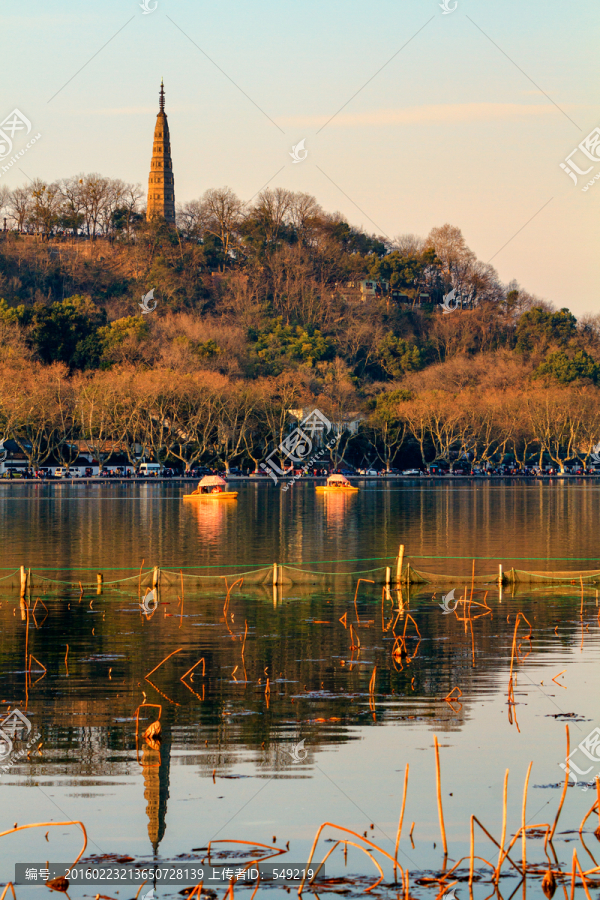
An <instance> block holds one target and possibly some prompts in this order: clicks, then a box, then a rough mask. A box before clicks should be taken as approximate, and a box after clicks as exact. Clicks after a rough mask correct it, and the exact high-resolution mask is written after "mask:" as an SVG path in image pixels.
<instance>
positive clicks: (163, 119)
mask: <svg viewBox="0 0 600 900" xmlns="http://www.w3.org/2000/svg"><path fill="white" fill-rule="evenodd" d="M146 218H147V219H148V221H150V219H154V218H162V219H165V221H167V222H170V223H172V224H173V225H174V224H175V185H174V181H173V163H172V160H171V139H170V137H169V123H168V122H167V114H166V112H165V88H164V85H163V82H162V79H161V82H160V102H159V110H158V115H157V117H156V127H155V129H154V144H153V147H152V162H151V163H150V175H149V176H148V209H147V213H146Z"/></svg>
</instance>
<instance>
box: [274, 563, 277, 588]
mask: <svg viewBox="0 0 600 900" xmlns="http://www.w3.org/2000/svg"><path fill="white" fill-rule="evenodd" d="M273 586H274V587H277V563H273Z"/></svg>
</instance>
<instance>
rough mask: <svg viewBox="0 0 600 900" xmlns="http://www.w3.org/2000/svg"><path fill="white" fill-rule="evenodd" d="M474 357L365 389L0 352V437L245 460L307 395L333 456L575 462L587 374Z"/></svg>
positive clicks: (587, 435) (270, 443)
mask: <svg viewBox="0 0 600 900" xmlns="http://www.w3.org/2000/svg"><path fill="white" fill-rule="evenodd" d="M490 363H491V364H492V365H493V366H494V368H493V374H490V369H489V368H488V367H489V364H490ZM479 367H480V370H479V371H475V372H474V371H473V367H471V366H465V364H464V360H454V361H453V363H451V364H447V363H445V364H440V365H437V366H434V367H432V368H431V370H429V371H428V372H427V373H426V374H427V378H426V379H423V378H422V376H419V377H418V378H416V379H414V380H413V381H412V382H409V383H407V384H405V386H404V387H402V388H393V389H388V390H382V391H379V392H378V393H377V394H376V395H374V396H372V397H369V398H365V397H362V396H361V394H360V391H359V390H358V389H357V388H356V386H355V385H353V384H352V382H351V380H349V379H348V378H347V377H346V374H347V373H345V372H344V371H343V370H338V371H337V372H336V370H335V369H333V370H332V376H333V377H331V378H329V379H327V380H324V381H323V382H322V383H320V384H319V383H318V382H317V381H311V380H310V379H307V378H304V379H300V378H298V377H297V376H296V375H291V374H289V373H286V374H283V375H280V376H278V377H276V378H258V379H254V380H242V379H232V378H230V377H227V376H224V375H221V374H220V373H217V372H207V371H199V372H195V373H190V374H183V373H181V374H180V376H179V377H178V378H177V379H174V378H173V373H172V371H171V370H168V369H164V368H155V369H153V370H148V369H144V368H131V367H119V368H115V369H113V370H111V371H104V372H103V371H99V372H94V373H76V374H75V375H70V374H69V372H68V370H67V369H66V367H65V366H64V365H61V364H59V363H54V364H53V365H51V366H44V365H42V364H40V363H33V364H30V365H21V366H14V365H13V366H9V365H6V364H5V365H4V366H2V367H0V439H1V440H8V439H12V440H14V441H16V443H17V445H18V446H19V447H20V449H21V450H22V452H23V453H24V454H25V456H26V457H27V460H28V463H29V465H30V466H31V467H32V468H37V467H39V466H40V465H43V464H44V462H45V461H46V460H48V459H49V458H53V459H56V460H59V461H60V462H61V463H63V464H65V465H67V464H69V463H72V462H73V458H74V457H73V446H74V445H75V444H76V442H79V441H84V442H85V443H86V445H87V447H88V449H89V450H90V451H91V452H92V453H93V455H94V457H95V458H96V459H97V460H98V461H99V462H100V463H101V464H102V463H104V462H106V461H107V460H109V459H110V457H111V455H112V454H114V453H115V452H118V453H119V454H125V455H126V456H127V458H128V459H129V462H130V463H131V464H132V465H137V463H138V462H139V459H140V457H142V458H146V459H153V460H155V461H158V462H160V463H169V464H171V465H173V464H175V465H177V466H178V467H181V468H185V469H186V470H187V469H190V468H192V467H194V466H197V465H200V464H207V465H211V466H218V467H219V468H225V469H229V468H230V467H231V466H233V465H237V466H242V467H251V468H252V469H256V468H258V466H259V464H260V462H261V461H262V460H264V459H265V457H266V456H267V455H269V454H270V453H271V452H272V451H275V453H276V457H275V458H277V448H278V447H279V446H280V444H281V443H282V442H283V440H284V439H285V438H286V437H287V436H288V435H289V434H290V432H291V431H292V430H293V429H294V428H296V427H297V426H298V424H299V421H300V420H301V418H302V416H304V415H306V414H307V413H308V412H310V411H312V409H313V408H315V407H317V408H318V409H319V410H320V411H321V412H322V413H324V415H325V416H326V417H327V418H328V419H329V420H330V421H331V422H332V423H333V424H334V428H335V434H336V435H337V440H336V442H335V444H333V445H332V446H331V447H330V449H329V451H328V453H329V458H330V462H331V464H332V465H333V466H337V465H339V464H340V463H341V462H342V461H345V462H347V463H349V464H354V465H356V466H360V465H361V464H362V465H365V464H366V463H369V464H372V463H373V462H374V461H379V462H380V464H381V465H382V467H383V466H385V467H387V468H389V467H391V466H392V465H393V464H394V463H395V462H397V461H400V462H401V463H404V464H405V465H408V464H410V463H412V464H414V463H415V462H416V463H419V464H423V465H431V464H432V463H435V462H438V463H439V462H443V463H445V464H447V465H448V466H449V467H450V468H451V469H452V468H454V467H455V466H456V465H460V464H461V462H463V461H467V463H468V465H469V466H470V465H471V464H472V465H475V466H486V465H487V464H488V463H490V464H492V463H498V462H502V461H507V460H511V461H513V462H514V464H515V465H516V466H518V467H524V466H527V465H531V464H532V463H536V464H540V465H541V464H542V462H543V461H551V462H552V463H554V464H555V465H556V466H557V467H559V468H561V469H564V466H565V464H566V463H568V462H572V461H576V460H578V461H580V462H582V463H583V464H584V465H588V464H589V462H590V458H591V456H592V453H593V452H594V448H595V447H596V443H597V439H598V435H599V434H600V403H599V399H600V393H599V391H598V389H597V388H594V387H591V386H587V387H574V386H569V387H557V388H553V389H548V388H547V387H543V386H535V387H527V388H525V389H523V388H522V387H521V386H520V385H519V383H518V382H519V379H520V374H521V373H520V371H519V370H518V368H516V367H515V365H514V361H513V360H512V359H511V358H510V355H509V354H506V353H505V352H500V353H498V354H495V355H492V356H490V357H489V358H487V359H480V360H479ZM483 367H486V368H485V370H484V368H483ZM423 374H425V373H423ZM419 378H420V379H421V380H419ZM438 382H439V383H438ZM442 385H443V386H442ZM291 411H294V412H293V414H291ZM318 446H319V445H318V444H315V446H314V450H315V451H316V450H317V448H318ZM596 449H598V448H597V447H596ZM309 458H310V453H308V454H307V455H306V456H305V458H304V460H303V461H305V462H308V461H309ZM279 459H280V463H281V464H282V466H283V467H286V468H287V467H289V465H290V460H289V459H287V458H286V457H284V456H281V455H280V457H279ZM322 459H326V457H322Z"/></svg>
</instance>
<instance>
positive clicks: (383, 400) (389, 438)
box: [368, 390, 411, 472]
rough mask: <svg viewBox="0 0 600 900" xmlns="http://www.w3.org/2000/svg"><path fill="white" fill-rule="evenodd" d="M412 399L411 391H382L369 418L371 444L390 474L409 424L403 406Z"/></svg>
mask: <svg viewBox="0 0 600 900" xmlns="http://www.w3.org/2000/svg"><path fill="white" fill-rule="evenodd" d="M410 399H411V394H410V392H409V391H403V390H391V391H382V393H380V394H378V395H377V397H376V398H375V400H374V407H373V409H372V411H371V413H370V415H369V417H368V426H369V432H370V434H369V439H370V444H371V446H372V447H373V449H374V450H375V452H376V454H377V456H378V457H379V459H380V460H381V462H382V463H383V464H384V466H385V469H386V472H389V470H390V467H391V464H392V462H393V461H394V457H395V456H396V454H397V453H398V451H399V449H400V447H401V446H402V444H403V443H404V440H405V438H406V432H407V422H406V419H405V418H404V416H403V404H404V403H405V402H406V401H407V400H410Z"/></svg>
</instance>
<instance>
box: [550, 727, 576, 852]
mask: <svg viewBox="0 0 600 900" xmlns="http://www.w3.org/2000/svg"><path fill="white" fill-rule="evenodd" d="M565 731H566V733H567V755H566V757H565V761H566V768H565V783H564V785H563V789H562V794H561V795H560V802H559V804H558V809H557V810H556V818H555V819H554V823H553V825H552V828H551V829H550V834H549V836H548V840H549V841H551V840H552V838H553V837H554V832H555V831H556V826H557V825H558V819H559V817H560V812H561V810H562V808H563V803H564V802H565V797H566V795H567V787H568V786H569V752H570V746H571V735H570V734H569V726H568V725H565Z"/></svg>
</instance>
